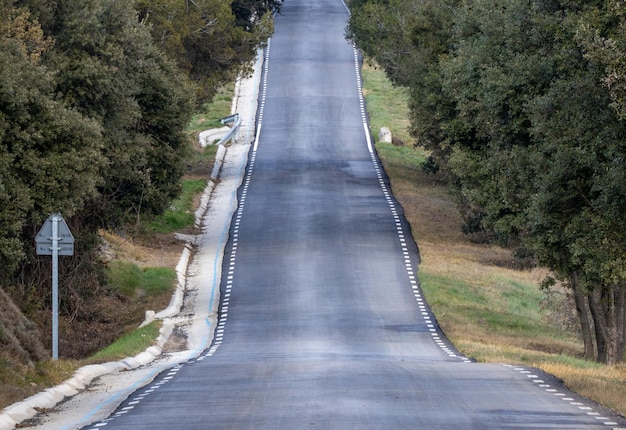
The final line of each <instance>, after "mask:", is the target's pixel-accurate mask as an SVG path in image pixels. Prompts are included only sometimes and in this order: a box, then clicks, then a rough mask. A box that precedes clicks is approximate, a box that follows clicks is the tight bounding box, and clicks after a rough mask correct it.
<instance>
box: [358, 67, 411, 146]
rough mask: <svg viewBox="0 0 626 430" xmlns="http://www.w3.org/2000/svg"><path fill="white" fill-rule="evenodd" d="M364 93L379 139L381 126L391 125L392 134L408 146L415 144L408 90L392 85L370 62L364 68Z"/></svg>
mask: <svg viewBox="0 0 626 430" xmlns="http://www.w3.org/2000/svg"><path fill="white" fill-rule="evenodd" d="M362 76H363V82H364V89H363V94H364V95H365V97H366V99H367V108H368V109H367V110H368V113H369V120H370V128H371V131H372V134H373V135H374V138H375V139H378V132H379V131H380V128H381V127H383V126H385V127H389V129H390V130H391V134H392V135H393V136H395V137H397V138H399V139H401V140H402V141H403V142H405V144H406V145H407V146H413V145H412V144H411V143H412V140H411V136H410V134H409V128H408V127H409V124H410V123H409V120H408V116H409V109H408V107H407V102H408V96H407V93H406V90H404V89H403V88H399V87H394V86H393V85H391V83H390V82H389V80H388V79H387V78H386V76H385V74H384V72H383V71H382V70H381V69H380V68H378V67H377V66H374V65H372V64H370V63H368V62H365V64H364V65H363V69H362Z"/></svg>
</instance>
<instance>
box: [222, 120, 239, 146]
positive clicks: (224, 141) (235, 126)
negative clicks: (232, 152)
mask: <svg viewBox="0 0 626 430" xmlns="http://www.w3.org/2000/svg"><path fill="white" fill-rule="evenodd" d="M220 122H221V123H222V124H233V126H232V127H231V128H230V131H229V132H228V133H226V135H225V136H224V137H222V138H221V139H220V141H219V142H217V144H218V145H225V144H227V143H228V142H229V141H230V139H232V138H233V136H234V135H235V132H236V131H237V129H238V128H239V126H240V125H241V116H240V115H239V114H238V113H236V114H234V115H230V116H227V117H224V118H222V119H220Z"/></svg>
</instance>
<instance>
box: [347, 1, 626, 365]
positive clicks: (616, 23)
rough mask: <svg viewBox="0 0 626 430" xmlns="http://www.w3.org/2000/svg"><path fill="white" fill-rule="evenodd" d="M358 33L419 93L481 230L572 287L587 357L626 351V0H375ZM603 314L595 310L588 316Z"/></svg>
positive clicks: (422, 124)
mask: <svg viewBox="0 0 626 430" xmlns="http://www.w3.org/2000/svg"><path fill="white" fill-rule="evenodd" d="M352 12H353V13H352V16H351V19H350V25H349V29H348V36H349V37H351V38H352V39H353V40H354V41H356V43H357V44H358V45H359V46H360V47H361V48H362V49H363V50H364V51H365V52H366V53H367V54H368V55H369V56H371V57H372V58H374V59H375V60H376V61H377V62H379V63H380V64H381V65H382V66H383V67H384V69H385V70H386V72H387V74H388V75H389V77H390V79H391V80H392V81H393V82H394V83H396V84H397V85H402V86H405V87H406V88H407V90H408V92H409V94H410V96H411V99H410V109H411V120H412V132H413V135H414V136H415V138H416V142H417V144H418V145H421V146H423V147H424V148H426V149H427V150H429V151H430V152H431V153H432V156H433V158H434V159H435V161H436V162H437V164H438V165H439V166H440V167H442V168H443V170H444V171H445V172H446V173H447V175H448V176H449V178H450V181H451V183H452V184H454V187H455V189H456V191H457V195H458V197H459V205H460V208H461V210H462V214H463V216H464V219H465V227H464V228H465V231H466V232H468V233H477V232H490V233H491V237H495V238H496V239H497V240H498V241H499V242H500V243H501V244H504V245H514V246H520V245H521V246H525V247H529V248H530V249H532V250H533V251H534V254H535V256H536V258H537V261H538V262H539V264H542V265H545V266H546V267H548V268H550V269H551V270H552V272H553V276H554V277H555V278H557V279H559V280H561V281H563V282H565V283H566V284H567V285H569V286H570V287H571V288H572V291H573V292H574V294H575V296H576V299H577V306H578V308H579V309H578V311H579V316H580V317H581V323H582V325H583V332H584V334H585V332H586V334H587V335H586V336H585V344H586V351H587V356H588V357H592V356H594V357H595V358H596V359H598V360H600V361H604V362H608V363H614V362H617V361H620V360H623V358H624V345H625V336H624V331H625V330H624V329H625V318H624V315H625V312H626V310H625V304H624V296H625V290H626V265H625V264H624V263H625V262H626V235H625V232H626V180H625V179H626V164H625V163H624V161H625V160H624V156H625V154H626V121H625V120H626V118H625V110H624V108H625V105H624V103H625V100H626V99H625V98H624V97H625V95H626V93H625V92H624V91H625V89H626V85H625V80H624V79H625V77H626V75H625V72H626V68H625V64H626V56H625V54H626V51H625V44H626V37H625V36H626V32H625V31H626V12H625V11H624V8H623V2H620V1H614V0H607V1H592V2H589V1H571V0H561V1H559V0H556V1H555V0H532V1H521V0H447V1H429V0H385V1H383V0H362V1H359V2H356V3H354V4H353V5H352ZM589 316H591V318H587V317H589Z"/></svg>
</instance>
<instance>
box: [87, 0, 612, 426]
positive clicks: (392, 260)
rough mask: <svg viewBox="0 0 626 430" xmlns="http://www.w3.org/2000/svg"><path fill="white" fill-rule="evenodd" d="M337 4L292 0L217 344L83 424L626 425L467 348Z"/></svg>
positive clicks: (243, 193)
mask: <svg viewBox="0 0 626 430" xmlns="http://www.w3.org/2000/svg"><path fill="white" fill-rule="evenodd" d="M347 19H348V12H347V9H346V7H345V5H344V4H343V3H342V2H341V1H340V0H286V1H285V3H284V5H283V8H282V11H281V13H280V14H279V15H277V16H276V20H275V29H276V31H275V34H274V36H273V37H272V39H271V40H270V44H269V46H268V48H267V49H266V59H265V66H264V74H263V77H262V81H261V92H260V103H259V111H258V116H257V129H256V130H257V133H256V138H255V141H254V143H253V146H252V148H251V150H250V154H249V160H248V165H247V169H246V171H245V174H244V180H243V183H242V186H241V187H240V189H239V190H238V198H239V206H238V208H237V210H236V212H235V215H234V217H233V220H232V223H231V226H230V232H229V241H228V244H227V245H226V249H225V254H224V259H223V267H222V279H221V286H220V290H221V291H220V293H221V294H220V313H219V317H218V320H217V327H216V331H215V337H214V339H213V341H212V343H211V345H210V346H209V348H207V349H206V350H205V351H203V352H202V354H201V355H200V356H199V357H197V358H194V359H193V360H191V361H189V362H185V363H182V364H180V365H176V366H174V367H172V368H170V369H168V370H166V371H164V372H163V373H162V374H160V375H159V376H158V377H157V378H156V379H155V380H154V381H152V382H151V383H150V384H148V385H146V386H145V387H143V388H140V389H139V390H138V391H136V392H135V393H133V394H131V395H130V396H129V397H128V399H127V400H126V401H125V402H124V403H122V404H121V405H120V406H119V408H118V409H117V410H116V411H115V412H114V413H113V414H112V415H111V416H110V417H109V418H107V419H106V420H104V421H99V422H97V423H94V424H90V425H89V426H87V427H85V428H87V429H90V430H91V429H107V430H108V429H144V428H145V429H151V430H160V429H163V430H165V429H167V430H170V429H220V430H223V429H237V430H241V429H337V430H345V429H359V430H364V429H420V430H424V429H503V428H520V429H521V428H560V429H577V428H581V429H582V428H585V429H589V428H598V429H609V428H613V427H617V424H618V423H617V422H615V420H616V418H614V417H611V416H607V414H606V413H604V412H602V410H601V409H599V408H598V407H597V406H596V405H593V404H591V405H590V404H589V402H587V401H586V400H585V399H582V398H580V397H578V396H576V395H574V394H572V393H571V392H569V391H567V390H566V389H565V388H563V387H562V385H561V384H559V383H558V381H556V380H554V378H552V377H550V376H549V375H545V374H542V373H538V372H537V371H534V370H532V369H526V368H524V367H516V366H511V365H501V364H479V363H474V362H472V361H471V360H469V359H468V358H466V357H464V356H462V355H461V354H459V353H458V352H457V351H456V350H455V349H454V347H453V346H452V345H451V344H450V342H449V341H448V340H447V339H446V338H445V336H444V334H443V333H442V332H441V331H440V329H439V327H438V325H437V322H436V319H435V317H434V316H433V315H432V313H431V311H430V309H429V307H428V304H427V303H426V301H425V299H424V298H423V296H422V293H421V291H420V288H419V280H418V263H419V251H418V248H417V246H416V244H415V242H414V241H413V239H412V237H411V235H410V228H409V226H408V225H407V223H406V221H405V219H404V216H403V212H402V208H401V207H400V205H399V204H398V203H397V202H396V201H395V200H394V198H393V196H392V195H391V190H390V187H389V184H388V180H387V177H386V176H385V173H384V171H383V170H382V168H381V165H380V162H379V160H378V158H377V156H376V154H375V152H374V151H373V148H372V142H371V141H370V137H369V136H368V134H367V133H366V129H367V115H366V110H365V109H366V108H365V105H364V102H363V99H362V97H361V95H360V94H361V91H360V77H359V67H360V61H361V60H360V57H359V55H358V52H357V51H356V50H355V49H354V47H353V46H352V45H351V44H349V43H348V42H347V41H346V40H345V37H344V29H345V25H346V21H347Z"/></svg>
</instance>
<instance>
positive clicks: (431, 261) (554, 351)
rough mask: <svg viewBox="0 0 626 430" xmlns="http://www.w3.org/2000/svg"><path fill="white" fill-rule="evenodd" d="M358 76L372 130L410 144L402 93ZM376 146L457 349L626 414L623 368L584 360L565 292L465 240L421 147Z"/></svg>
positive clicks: (371, 75)
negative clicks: (525, 369) (543, 374)
mask: <svg viewBox="0 0 626 430" xmlns="http://www.w3.org/2000/svg"><path fill="white" fill-rule="evenodd" d="M363 80H364V86H365V89H364V93H365V96H366V99H367V106H368V111H369V113H370V117H371V127H372V131H373V134H374V135H375V136H377V135H378V130H379V129H380V127H381V126H383V125H385V126H388V127H389V128H390V129H391V131H392V133H394V134H396V135H397V136H398V137H400V138H401V139H402V140H404V141H405V142H410V137H409V134H408V131H407V126H408V120H407V114H408V111H407V109H406V96H405V94H404V93H403V91H402V90H401V89H398V88H393V87H392V86H391V85H390V83H389V82H388V81H387V79H386V78H385V75H384V73H383V72H382V70H377V69H375V68H373V67H371V66H369V65H365V66H364V70H363ZM377 150H378V153H379V155H380V157H381V159H382V162H383V164H384V166H385V170H386V172H387V173H388V175H389V177H390V180H391V184H392V190H393V193H394V195H395V196H396V198H397V199H398V200H399V201H400V203H401V204H402V206H403V207H404V210H405V214H406V216H407V218H408V220H409V222H410V224H411V229H412V233H413V236H414V238H415V239H416V241H417V243H418V244H419V246H420V251H421V256H422V264H421V266H420V281H421V283H422V288H423V290H424V294H425V296H426V298H427V300H428V302H429V303H430V305H431V307H432V309H433V311H434V312H435V314H436V316H437V320H438V321H439V323H440V325H441V327H442V328H443V330H444V331H445V332H446V334H447V336H448V337H449V338H450V340H452V342H454V344H455V345H456V346H457V347H458V348H459V350H460V351H461V352H462V353H463V354H465V355H467V356H469V357H473V358H476V359H477V360H478V361H482V362H497V363H500V362H502V363H515V364H524V365H528V366H533V367H539V368H541V369H543V370H545V371H547V372H549V373H551V374H553V375H556V376H557V377H559V378H561V379H563V381H564V382H565V383H566V384H567V386H569V387H570V388H571V389H572V390H574V391H576V392H578V393H579V394H582V395H584V396H586V397H588V398H591V399H593V400H596V401H598V402H599V403H602V404H604V405H605V406H608V407H610V408H612V409H614V410H616V411H618V412H619V413H620V414H622V415H626V366H625V365H623V364H622V365H618V366H611V367H608V366H604V365H601V364H597V363H593V362H588V361H584V360H582V359H580V357H581V356H582V352H583V351H582V344H581V340H580V339H579V338H578V335H577V333H576V332H575V329H574V328H572V326H575V324H572V321H575V320H574V319H573V317H572V315H573V309H572V308H571V304H570V302H569V299H568V297H567V294H566V292H565V291H558V290H555V291H552V292H550V293H547V292H545V291H542V290H540V289H539V287H538V284H539V281H540V280H541V279H542V278H543V277H544V276H545V274H546V271H545V270H541V269H533V270H515V269H513V268H512V267H513V265H512V264H511V263H512V261H513V259H512V257H511V254H510V252H509V251H507V250H505V249H502V248H499V247H497V246H489V245H480V244H475V243H472V242H471V241H470V240H469V239H468V238H467V237H466V236H464V235H463V234H462V232H461V219H460V216H459V214H458V211H457V209H456V206H455V203H454V200H453V198H452V196H451V195H450V194H449V192H448V188H447V186H446V184H445V183H443V181H442V180H441V179H440V178H439V177H438V176H437V175H432V174H426V173H424V172H423V171H422V169H421V166H420V163H421V162H422V161H423V160H424V159H425V154H424V152H423V151H421V150H419V149H411V148H408V147H396V146H392V145H390V144H380V143H379V144H377Z"/></svg>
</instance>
